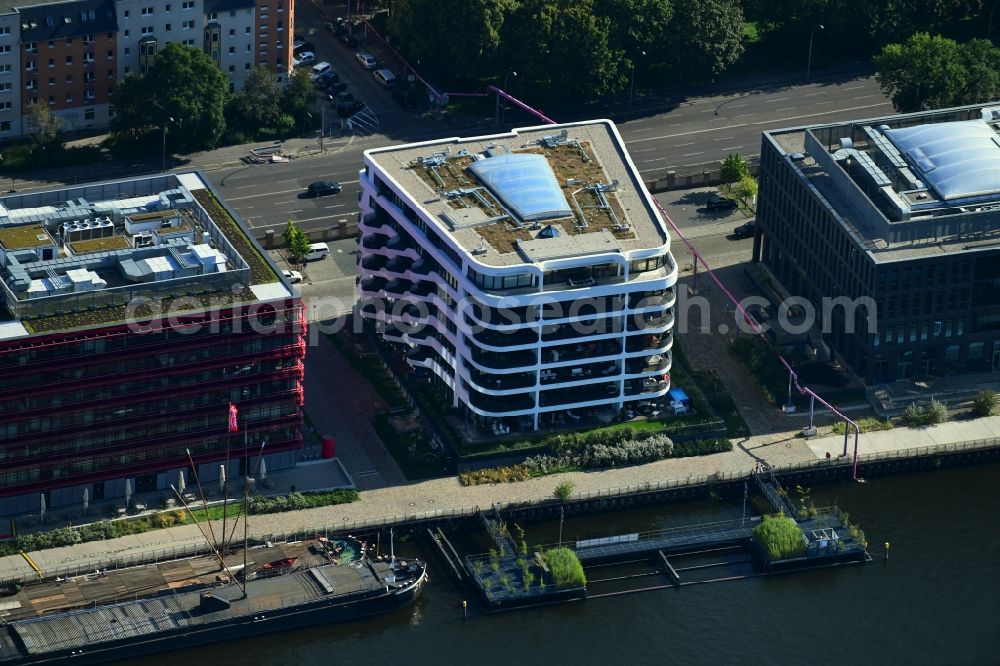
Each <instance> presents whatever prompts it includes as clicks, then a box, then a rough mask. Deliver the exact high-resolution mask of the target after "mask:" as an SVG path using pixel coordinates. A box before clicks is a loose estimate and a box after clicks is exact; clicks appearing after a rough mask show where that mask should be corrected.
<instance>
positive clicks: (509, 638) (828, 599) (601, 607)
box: [123, 464, 1000, 666]
mask: <svg viewBox="0 0 1000 666" xmlns="http://www.w3.org/2000/svg"><path fill="white" fill-rule="evenodd" d="M812 497H813V499H814V502H815V504H816V505H817V506H825V505H830V504H834V503H836V504H837V505H838V506H840V508H842V509H843V510H844V511H847V512H849V513H850V515H851V520H852V521H854V522H858V523H860V525H861V527H862V528H863V529H864V530H865V532H866V534H867V537H868V541H869V542H870V544H872V545H871V546H870V548H869V550H870V552H871V553H872V555H873V556H874V558H875V561H874V562H871V563H868V564H864V565H850V566H841V567H835V568H829V569H821V570H815V571H808V572H801V573H793V574H787V575H779V576H768V577H754V578H749V579H746V580H737V581H731V582H721V583H713V584H708V585H694V586H691V587H684V588H681V589H679V590H674V589H669V590H660V591H651V592H641V593H637V594H629V595H624V596H616V597H608V598H601V599H590V600H588V601H585V602H582V603H570V604H563V605H558V606H550V607H544V608H535V609H529V610H519V611H512V612H505V613H498V614H492V615H487V614H484V613H482V612H481V611H479V609H478V607H477V604H476V602H475V600H474V598H473V597H472V596H471V594H470V593H468V592H466V593H464V594H463V593H460V592H459V591H457V590H456V588H455V586H454V585H453V584H452V582H451V581H450V579H449V578H448V577H447V576H446V575H445V574H444V572H443V571H441V569H440V568H435V566H434V565H436V560H434V559H433V558H431V564H432V569H431V576H432V582H431V584H430V585H428V587H427V588H426V590H425V591H424V594H423V596H422V597H421V598H420V599H419V600H418V602H417V603H416V604H415V605H413V606H412V607H410V608H407V609H405V610H402V611H399V612H397V613H394V614H391V615H387V616H382V617H378V618H374V619H370V620H365V621H360V622H356V623H348V624H340V625H333V626H329V627H323V628H313V629H304V630H300V631H294V632H287V633H282V634H275V635H270V636H264V637H261V638H258V639H253V640H247V641H243V642H241V643H229V644H221V645H216V646H210V647H205V648H197V649H190V650H185V651H179V652H173V653H169V654H163V655H159V656H156V657H153V658H146V659H143V660H142V661H135V662H131V663H133V664H136V665H138V664H140V663H141V664H143V666H177V665H178V664H192V665H193V664H213V665H220V666H221V665H228V664H233V665H236V664H240V665H247V666H249V665H254V664H262V665H272V664H274V665H283V664H317V665H319V664H323V665H324V666H326V665H329V664H340V663H351V664H355V663H364V664H377V665H382V664H463V665H464V664H468V665H470V666H485V665H492V664H498V665H500V664H503V665H504V666H511V665H514V664H550V665H556V664H601V663H613V662H622V661H624V662H627V663H628V664H629V665H632V664H667V663H680V664H744V663H746V664H749V663H753V664H793V663H794V664H809V663H817V664H831V663H843V664H856V663H861V662H867V663H871V664H879V665H892V664H901V663H905V664H907V666H912V665H914V664H1000V576H998V573H997V565H998V564H1000V518H998V517H997V511H998V509H1000V464H991V465H983V466H978V467H964V468H959V469H950V470H942V471H936V472H926V473H919V474H912V475H907V476H897V477H883V478H873V479H870V480H868V482H867V483H864V484H849V483H844V484H840V485H833V486H821V487H817V488H814V489H813V490H812ZM741 511H742V507H741V503H740V502H739V501H733V500H719V501H704V502H688V503H678V504H668V505H662V506H658V507H653V508H646V509H640V510H633V511H621V512H613V513H603V514H593V515H589V516H585V517H572V518H567V520H566V522H565V525H564V527H563V530H564V537H565V539H566V540H571V539H576V538H591V537H599V536H608V535H611V534H623V533H629V532H636V531H644V530H651V529H659V528H662V527H670V526H674V525H683V524H687V523H693V522H700V521H705V520H723V519H727V518H738V517H740V515H741ZM525 528H526V530H527V540H528V542H529V544H534V543H553V542H555V541H556V540H557V538H558V534H557V533H558V522H552V523H533V524H530V525H526V526H525ZM885 541H889V542H890V543H891V547H890V559H889V560H888V561H886V560H885V559H884V557H883V547H882V544H883V543H884V542H885ZM455 543H456V547H457V548H458V549H459V552H460V553H462V554H463V555H464V554H465V553H466V552H469V551H479V552H481V550H480V549H485V547H484V545H483V544H484V542H483V541H482V540H481V535H476V534H469V535H458V536H456V537H455ZM876 544H877V545H876ZM399 554H409V555H414V554H419V555H420V556H421V557H427V555H428V554H427V553H424V552H422V551H421V548H420V546H419V544H417V543H415V542H407V543H401V544H398V545H397V555H399ZM640 568H642V567H641V566H640ZM646 568H647V569H648V570H652V568H653V567H652V566H648V567H646ZM590 575H591V578H593V577H594V574H593V573H590ZM664 582H665V580H664V579H663V578H659V577H651V578H649V580H648V583H646V584H647V585H650V586H652V585H658V584H663V583H664ZM463 598H468V599H469V601H470V612H469V617H468V619H466V620H464V621H463V619H462V610H461V602H462V599H463ZM123 663H124V662H123Z"/></svg>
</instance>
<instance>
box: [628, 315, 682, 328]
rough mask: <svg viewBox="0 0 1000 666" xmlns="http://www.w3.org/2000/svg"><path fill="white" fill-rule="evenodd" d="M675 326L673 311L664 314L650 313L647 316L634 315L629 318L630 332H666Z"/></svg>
mask: <svg viewBox="0 0 1000 666" xmlns="http://www.w3.org/2000/svg"><path fill="white" fill-rule="evenodd" d="M673 324H674V313H673V310H667V311H666V312H664V313H663V314H656V313H655V312H650V313H646V314H640V313H634V314H632V315H630V316H629V317H628V332H629V333H633V332H636V331H655V330H665V329H667V328H669V327H670V326H673Z"/></svg>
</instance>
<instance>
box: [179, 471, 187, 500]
mask: <svg viewBox="0 0 1000 666" xmlns="http://www.w3.org/2000/svg"><path fill="white" fill-rule="evenodd" d="M185 490H187V484H186V483H185V482H184V470H181V471H179V472H178V473H177V494H178V495H180V496H181V497H184V491H185Z"/></svg>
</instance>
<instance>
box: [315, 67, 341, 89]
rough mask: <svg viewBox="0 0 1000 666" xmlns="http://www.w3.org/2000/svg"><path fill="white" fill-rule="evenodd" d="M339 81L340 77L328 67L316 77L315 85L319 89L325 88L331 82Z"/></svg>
mask: <svg viewBox="0 0 1000 666" xmlns="http://www.w3.org/2000/svg"><path fill="white" fill-rule="evenodd" d="M337 81H340V77H339V76H337V73H336V72H335V71H333V70H332V69H328V70H326V71H325V72H323V73H322V74H320V75H319V76H317V77H316V81H315V85H316V87H317V88H319V89H320V90H326V89H327V88H328V87H329V86H330V84H331V83H336V82H337Z"/></svg>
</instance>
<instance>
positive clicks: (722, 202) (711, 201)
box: [705, 194, 736, 210]
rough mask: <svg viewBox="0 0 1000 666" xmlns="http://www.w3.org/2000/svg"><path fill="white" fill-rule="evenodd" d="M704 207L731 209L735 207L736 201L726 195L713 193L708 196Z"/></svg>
mask: <svg viewBox="0 0 1000 666" xmlns="http://www.w3.org/2000/svg"><path fill="white" fill-rule="evenodd" d="M705 208H707V209H709V210H732V209H733V208H736V202H735V201H733V200H732V199H730V198H728V197H724V196H722V195H719V194H713V195H712V196H710V197H709V198H708V203H706V204H705Z"/></svg>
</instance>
